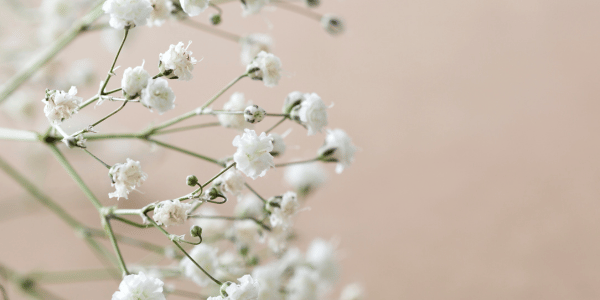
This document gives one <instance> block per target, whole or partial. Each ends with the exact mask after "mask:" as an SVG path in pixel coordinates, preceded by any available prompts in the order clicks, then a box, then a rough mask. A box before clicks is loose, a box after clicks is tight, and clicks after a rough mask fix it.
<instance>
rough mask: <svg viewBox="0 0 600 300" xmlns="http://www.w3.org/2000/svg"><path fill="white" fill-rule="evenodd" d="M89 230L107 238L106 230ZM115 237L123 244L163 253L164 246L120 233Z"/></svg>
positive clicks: (95, 234) (93, 233)
mask: <svg viewBox="0 0 600 300" xmlns="http://www.w3.org/2000/svg"><path fill="white" fill-rule="evenodd" d="M89 232H90V234H92V235H94V236H97V237H102V238H108V235H106V232H104V231H103V230H99V229H89ZM115 238H116V239H117V241H118V242H121V243H125V244H128V245H131V246H134V247H138V248H141V249H144V250H148V251H152V252H154V253H157V254H160V255H164V254H165V248H164V247H162V246H159V245H155V244H152V243H150V242H146V241H142V240H138V239H134V238H131V237H128V236H124V235H120V234H115Z"/></svg>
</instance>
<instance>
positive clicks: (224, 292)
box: [220, 281, 233, 298]
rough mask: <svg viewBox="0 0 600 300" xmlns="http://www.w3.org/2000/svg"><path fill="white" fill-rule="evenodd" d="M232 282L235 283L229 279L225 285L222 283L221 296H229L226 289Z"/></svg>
mask: <svg viewBox="0 0 600 300" xmlns="http://www.w3.org/2000/svg"><path fill="white" fill-rule="evenodd" d="M232 284H233V282H231V281H227V282H225V283H223V285H221V290H220V292H221V296H223V297H225V298H227V297H228V296H229V295H228V294H227V292H226V291H225V290H226V289H227V288H228V287H229V286H230V285H232Z"/></svg>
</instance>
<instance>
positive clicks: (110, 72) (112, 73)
mask: <svg viewBox="0 0 600 300" xmlns="http://www.w3.org/2000/svg"><path fill="white" fill-rule="evenodd" d="M128 34H129V28H128V27H127V28H125V35H124V36H123V41H122V42H121V46H119V50H118V51H117V55H115V59H114V60H113V62H112V65H111V66H110V70H108V74H107V75H106V79H105V80H104V82H102V85H101V86H100V90H99V91H98V95H100V96H99V97H102V96H104V89H105V88H106V85H107V84H108V81H109V80H110V77H112V76H113V75H114V70H115V65H116V64H117V59H118V58H119V54H121V50H122V49H123V45H125V40H127V35H128Z"/></svg>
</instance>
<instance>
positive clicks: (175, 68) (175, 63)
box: [158, 41, 198, 80]
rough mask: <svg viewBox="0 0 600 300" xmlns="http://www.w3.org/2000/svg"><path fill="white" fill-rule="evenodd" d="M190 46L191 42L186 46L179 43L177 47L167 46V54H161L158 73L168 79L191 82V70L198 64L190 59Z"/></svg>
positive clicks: (193, 59)
mask: <svg viewBox="0 0 600 300" xmlns="http://www.w3.org/2000/svg"><path fill="white" fill-rule="evenodd" d="M191 44H192V41H190V42H189V43H188V45H187V46H184V44H183V42H179V43H177V45H171V46H169V50H167V52H165V53H161V54H160V55H159V59H160V61H159V65H158V69H159V70H160V72H161V73H162V74H163V75H165V76H166V77H167V78H170V79H181V80H191V79H192V70H194V65H195V64H196V63H197V62H198V61H197V60H196V59H195V58H194V57H192V51H189V50H188V48H189V47H190V45H191Z"/></svg>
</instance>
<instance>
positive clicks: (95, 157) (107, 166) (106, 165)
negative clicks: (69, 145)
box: [81, 148, 111, 170]
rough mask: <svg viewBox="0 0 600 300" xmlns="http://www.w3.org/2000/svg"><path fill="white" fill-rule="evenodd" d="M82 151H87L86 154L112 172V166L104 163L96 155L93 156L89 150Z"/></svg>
mask: <svg viewBox="0 0 600 300" xmlns="http://www.w3.org/2000/svg"><path fill="white" fill-rule="evenodd" d="M81 149H83V151H85V153H87V154H89V155H90V156H91V157H93V158H94V159H96V160H97V161H99V162H100V163H101V164H102V165H103V166H105V167H106V168H107V169H109V170H110V168H111V166H110V165H109V164H107V163H105V162H103V161H102V160H101V159H99V158H98V157H97V156H96V155H94V154H92V152H90V151H88V149H85V148H81Z"/></svg>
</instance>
